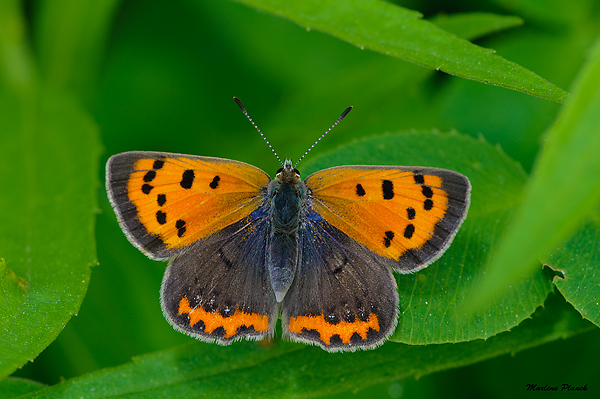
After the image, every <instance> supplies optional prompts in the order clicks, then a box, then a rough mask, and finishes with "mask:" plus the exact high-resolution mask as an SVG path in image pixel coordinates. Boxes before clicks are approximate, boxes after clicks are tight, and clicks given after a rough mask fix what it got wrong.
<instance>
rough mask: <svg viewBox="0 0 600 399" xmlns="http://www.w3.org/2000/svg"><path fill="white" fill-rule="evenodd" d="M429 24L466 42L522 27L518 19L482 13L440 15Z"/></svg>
mask: <svg viewBox="0 0 600 399" xmlns="http://www.w3.org/2000/svg"><path fill="white" fill-rule="evenodd" d="M429 22H431V23H434V24H435V25H437V26H438V27H439V28H441V29H443V30H445V31H447V32H450V33H452V34H454V35H456V36H458V37H460V38H462V39H467V40H473V39H478V38H480V37H483V36H486V35H489V34H492V33H495V32H499V31H501V30H504V29H509V28H514V27H516V26H519V25H523V20H522V19H521V18H519V17H513V16H507V15H497V14H492V13H484V12H469V13H457V14H450V15H447V14H441V15H436V16H435V17H433V18H431V19H430V20H429Z"/></svg>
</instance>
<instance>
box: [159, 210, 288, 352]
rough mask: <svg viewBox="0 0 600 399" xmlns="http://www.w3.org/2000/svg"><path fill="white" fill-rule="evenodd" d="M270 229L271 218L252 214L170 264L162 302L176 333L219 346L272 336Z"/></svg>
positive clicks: (273, 302) (273, 306)
mask: <svg viewBox="0 0 600 399" xmlns="http://www.w3.org/2000/svg"><path fill="white" fill-rule="evenodd" d="M268 228H269V221H268V218H267V217H266V214H265V213H261V212H260V211H256V212H253V213H252V214H251V215H248V216H246V217H244V218H243V219H242V220H240V221H238V222H236V223H234V224H232V225H229V226H227V227H225V228H224V229H222V230H220V231H218V232H217V233H214V234H212V235H211V236H209V237H208V238H205V239H202V240H200V241H198V242H196V243H194V244H193V245H191V246H190V247H189V248H187V249H186V250H185V251H184V252H182V253H181V254H179V255H177V256H176V257H175V258H174V259H173V260H172V261H171V263H170V265H169V267H168V269H167V272H166V273H165V276H164V279H163V283H162V287H161V298H162V308H163V313H164V314H165V316H166V318H167V319H168V320H169V321H170V323H171V324H172V325H173V326H174V327H175V328H176V329H178V330H179V331H181V332H183V333H186V334H188V335H191V336H193V337H195V338H198V339H201V340H203V341H209V342H217V343H220V344H228V343H230V342H232V341H234V340H237V339H240V338H249V339H261V338H264V337H265V336H269V335H272V334H273V330H274V326H275V323H276V321H277V303H276V300H275V294H274V292H273V289H272V287H271V282H270V280H269V275H268V270H267V268H266V248H267V247H268V240H269V234H268Z"/></svg>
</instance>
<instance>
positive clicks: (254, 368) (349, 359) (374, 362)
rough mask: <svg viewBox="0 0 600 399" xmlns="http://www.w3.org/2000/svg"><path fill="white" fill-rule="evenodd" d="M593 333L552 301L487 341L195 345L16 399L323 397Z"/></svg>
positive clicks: (557, 300)
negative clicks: (328, 346)
mask: <svg viewBox="0 0 600 399" xmlns="http://www.w3.org/2000/svg"><path fill="white" fill-rule="evenodd" d="M590 328H591V325H590V324H589V323H588V322H586V321H584V320H582V319H581V317H580V316H579V315H578V314H577V312H575V311H574V310H573V308H572V307H570V306H569V305H568V304H566V303H565V302H564V300H563V299H562V298H561V297H559V296H553V297H552V298H551V299H550V300H549V301H548V303H547V304H546V307H545V308H544V309H540V311H538V312H537V313H536V314H534V315H533V316H532V318H531V319H529V320H526V321H525V322H523V324H522V325H520V326H518V327H516V328H514V329H513V330H512V331H511V332H505V333H502V334H499V335H498V336H495V337H492V338H490V339H488V340H485V341H484V340H476V341H473V342H465V343H459V344H443V345H426V346H414V345H404V344H397V343H391V342H390V343H387V344H385V345H383V346H382V347H381V348H380V349H378V350H372V351H361V352H355V353H333V354H332V353H327V352H325V351H323V350H321V349H319V348H315V347H310V346H305V345H301V344H293V343H289V342H281V341H278V342H274V343H272V344H270V345H267V346H265V345H261V344H260V343H258V344H257V343H254V342H240V343H236V344H234V345H232V346H229V347H220V346H218V345H211V344H204V343H200V342H193V343H190V344H189V345H185V346H181V347H177V348H173V349H169V350H166V351H162V352H158V353H154V354H149V355H144V356H140V357H138V358H135V359H134V360H133V362H132V363H129V364H125V365H122V366H119V367H115V368H111V369H105V370H100V371H98V372H95V373H91V374H89V375H85V376H82V377H79V378H74V379H72V380H68V381H65V382H62V383H59V384H57V385H54V386H52V387H49V388H47V389H41V390H38V391H35V392H32V393H30V394H28V395H23V396H22V397H21V399H25V398H28V399H33V398H45V399H50V398H80V397H85V398H108V397H111V398H164V397H186V398H248V397H260V398H297V397H320V396H324V395H328V394H332V393H336V392H344V391H349V390H358V389H361V388H365V387H368V386H371V385H374V384H377V383H381V382H385V381H393V380H396V379H398V378H401V377H420V376H423V375H427V374H430V373H433V372H436V371H440V370H444V369H448V368H455V367H460V366H464V365H467V364H471V363H475V362H478V361H482V360H484V359H488V358H491V357H495V356H499V355H502V354H508V353H512V354H514V353H516V352H519V351H521V350H524V349H526V348H530V347H532V346H536V345H541V344H543V343H546V342H550V341H553V340H556V339H560V338H565V337H569V336H571V335H573V334H577V333H580V332H583V331H588V330H589V329H590Z"/></svg>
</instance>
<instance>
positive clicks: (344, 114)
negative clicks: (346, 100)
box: [294, 107, 352, 168]
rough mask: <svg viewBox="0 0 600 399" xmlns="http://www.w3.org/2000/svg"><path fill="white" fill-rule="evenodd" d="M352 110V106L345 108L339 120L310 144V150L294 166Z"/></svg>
mask: <svg viewBox="0 0 600 399" xmlns="http://www.w3.org/2000/svg"><path fill="white" fill-rule="evenodd" d="M350 110H352V107H348V108H346V110H345V111H344V112H342V114H341V115H340V117H339V118H337V121H335V123H334V124H333V125H331V127H330V128H329V129H327V131H326V132H325V133H323V134H322V135H321V137H319V138H318V139H317V141H315V142H314V143H313V145H311V146H310V148H309V149H308V150H306V152H305V153H304V155H302V156H301V157H300V159H299V160H298V162H296V164H295V165H294V168H295V167H296V166H297V165H298V164H299V163H300V161H302V160H303V159H304V157H305V156H306V154H308V153H309V152H310V150H312V149H313V148H315V146H316V145H317V143H318V142H319V141H321V139H323V137H325V135H327V133H329V132H330V131H331V129H333V128H334V127H336V126H337V124H338V123H340V122H341V121H342V119H344V117H345V116H346V115H348V112H350Z"/></svg>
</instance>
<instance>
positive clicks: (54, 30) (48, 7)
mask: <svg viewBox="0 0 600 399" xmlns="http://www.w3.org/2000/svg"><path fill="white" fill-rule="evenodd" d="M119 2H120V1H119V0H95V1H46V2H40V3H39V4H36V6H37V7H36V11H37V12H36V14H35V16H36V17H37V18H36V20H35V21H34V26H36V28H37V29H35V30H34V33H35V40H36V43H35V44H36V50H37V53H38V59H39V64H40V69H41V74H42V75H43V77H44V79H45V80H46V82H48V83H50V84H52V85H56V86H58V87H63V88H68V89H73V90H74V91H75V92H76V93H77V94H79V96H80V97H85V98H87V97H89V96H90V94H91V93H92V92H93V90H92V89H93V87H94V84H95V80H96V79H97V77H98V73H99V67H100V62H101V60H102V58H101V57H102V56H103V55H104V43H105V39H106V35H107V32H108V29H109V27H110V23H111V22H112V17H113V13H114V11H115V9H116V7H117V5H118V4H119Z"/></svg>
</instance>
